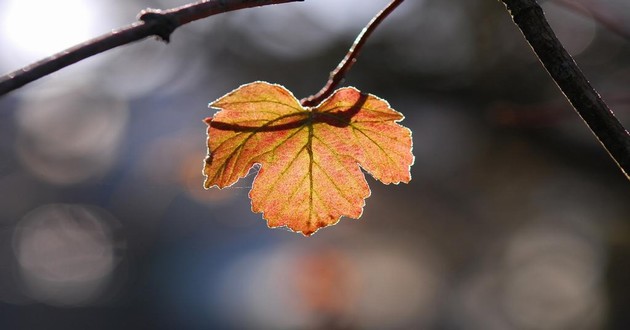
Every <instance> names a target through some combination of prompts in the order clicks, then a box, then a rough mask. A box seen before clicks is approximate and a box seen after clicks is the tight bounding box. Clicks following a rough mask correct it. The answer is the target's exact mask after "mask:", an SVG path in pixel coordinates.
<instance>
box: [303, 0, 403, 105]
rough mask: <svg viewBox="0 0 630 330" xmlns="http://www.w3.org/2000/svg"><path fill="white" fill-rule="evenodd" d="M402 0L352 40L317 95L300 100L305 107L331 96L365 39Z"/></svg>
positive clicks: (392, 4)
mask: <svg viewBox="0 0 630 330" xmlns="http://www.w3.org/2000/svg"><path fill="white" fill-rule="evenodd" d="M403 1H404V0H392V2H390V3H389V4H388V5H387V7H385V8H384V9H383V10H381V11H380V12H379V13H378V14H376V16H374V17H373V18H372V20H371V21H370V22H369V23H368V25H367V26H366V27H364V28H363V30H362V31H361V33H360V34H359V35H358V36H357V38H356V39H355V40H354V43H353V44H352V46H351V47H350V49H349V50H348V53H346V56H345V57H344V58H343V59H342V60H341V62H339V64H338V65H337V67H336V68H335V70H333V71H332V72H331V73H330V76H329V78H328V81H327V82H326V85H325V86H324V87H323V88H322V89H321V90H320V91H319V92H317V94H314V95H311V96H309V97H306V98H303V99H302V100H300V103H302V105H303V106H305V107H313V106H316V105H318V104H319V103H321V102H322V101H323V100H324V99H326V98H327V97H329V96H330V95H332V93H333V91H334V90H335V88H336V87H337V85H339V83H341V81H343V79H344V77H345V76H346V74H347V73H348V71H350V68H351V67H352V65H353V64H354V62H356V60H357V57H358V56H359V53H360V52H361V49H362V48H363V45H365V43H366V42H367V39H368V38H369V37H370V35H371V34H372V32H374V30H376V28H377V27H378V25H379V24H380V23H381V22H382V21H383V20H385V18H387V16H389V14H391V13H392V12H393V11H394V9H396V7H398V5H400V4H401V3H402V2H403Z"/></svg>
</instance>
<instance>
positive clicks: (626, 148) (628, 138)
mask: <svg viewBox="0 0 630 330" xmlns="http://www.w3.org/2000/svg"><path fill="white" fill-rule="evenodd" d="M501 1H502V2H503V3H504V4H505V6H506V8H507V9H508V11H509V12H510V14H511V15H512V19H513V20H514V23H516V25H517V26H518V27H519V28H520V29H521V32H522V33H523V35H524V36H525V38H526V39H527V41H528V42H529V44H530V46H531V47H532V49H533V50H534V52H535V53H536V55H537V56H538V59H540V61H541V62H542V64H543V65H544V66H545V68H546V69H547V72H549V75H551V77H552V78H553V80H554V81H555V82H556V84H557V85H558V87H560V89H561V90H562V92H563V93H564V95H565V96H566V97H567V99H568V100H569V102H571V105H573V108H574V109H575V110H576V111H577V112H578V114H579V115H580V117H582V119H583V120H584V122H585V123H586V125H587V126H588V127H589V128H590V129H591V131H592V132H593V134H595V136H597V138H598V139H599V142H600V143H601V144H602V145H603V146H604V148H605V149H606V150H607V151H608V153H609V154H610V156H611V157H612V158H613V159H614V160H615V162H616V163H617V165H618V166H619V167H620V168H621V170H622V171H623V173H624V174H625V175H626V178H628V179H630V135H629V134H628V131H626V129H625V128H624V127H623V125H621V123H620V122H619V120H617V118H616V117H615V115H614V114H613V112H612V111H611V110H610V109H609V108H608V106H607V105H606V103H604V100H602V98H601V96H599V94H598V93H597V92H596V91H595V89H594V88H593V86H591V84H590V83H589V82H588V80H587V79H586V77H585V76H584V74H583V73H582V71H580V68H578V66H577V64H576V63H575V61H574V60H573V58H572V57H571V55H569V53H568V52H567V51H566V50H565V49H564V47H562V44H561V43H560V41H559V40H558V38H556V35H555V34H554V32H553V30H552V29H551V27H550V26H549V23H548V22H547V20H546V19H545V16H544V13H543V10H542V8H540V6H539V5H538V3H537V2H536V0H501Z"/></svg>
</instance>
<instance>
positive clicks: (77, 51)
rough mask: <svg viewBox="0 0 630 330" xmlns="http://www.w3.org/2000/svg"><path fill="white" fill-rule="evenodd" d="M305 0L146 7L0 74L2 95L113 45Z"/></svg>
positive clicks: (164, 36)
mask: <svg viewBox="0 0 630 330" xmlns="http://www.w3.org/2000/svg"><path fill="white" fill-rule="evenodd" d="M297 1H304V0H205V1H199V2H196V3H191V4H187V5H184V6H181V7H177V8H172V9H168V10H159V9H145V10H143V11H141V12H140V14H138V22H135V23H133V24H131V25H129V26H126V27H123V28H120V29H118V30H113V31H112V32H110V33H107V34H104V35H102V36H100V37H97V38H94V39H91V40H88V41H86V42H84V43H82V44H79V45H76V46H74V47H71V48H68V49H66V50H64V51H62V52H59V53H57V54H54V55H52V56H49V57H47V58H44V59H42V60H40V61H38V62H35V63H33V64H31V65H28V66H26V67H24V68H22V69H19V70H17V71H13V72H11V73H8V74H6V75H4V76H2V77H0V96H2V95H5V94H7V93H9V92H11V91H13V90H15V89H18V88H20V87H22V86H24V85H26V84H28V83H30V82H33V81H35V80H37V79H40V78H42V77H44V76H46V75H49V74H51V73H53V72H55V71H58V70H60V69H62V68H65V67H67V66H69V65H71V64H74V63H76V62H79V61H81V60H83V59H86V58H88V57H91V56H93V55H96V54H100V53H103V52H105V51H107V50H110V49H112V48H116V47H118V46H122V45H125V44H129V43H132V42H134V41H138V40H142V39H144V38H147V37H150V36H157V37H159V38H160V39H162V40H164V41H165V42H168V41H169V38H170V35H171V33H173V31H175V29H177V28H178V27H180V26H182V25H184V24H188V23H190V22H192V21H196V20H199V19H202V18H206V17H208V16H212V15H216V14H220V13H225V12H228V11H234V10H238V9H244V8H251V7H259V6H265V5H273V4H281V3H288V2H297Z"/></svg>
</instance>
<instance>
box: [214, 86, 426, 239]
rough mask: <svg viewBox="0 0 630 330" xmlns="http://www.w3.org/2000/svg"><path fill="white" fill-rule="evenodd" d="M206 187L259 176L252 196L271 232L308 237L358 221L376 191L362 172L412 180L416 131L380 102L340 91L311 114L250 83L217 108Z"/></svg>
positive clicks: (283, 93) (285, 94) (289, 97)
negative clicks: (344, 220)
mask: <svg viewBox="0 0 630 330" xmlns="http://www.w3.org/2000/svg"><path fill="white" fill-rule="evenodd" d="M210 107H213V108H217V109H219V110H220V111H218V112H217V113H216V114H215V116H214V117H212V118H207V119H206V123H207V124H208V157H207V158H206V161H205V166H204V169H203V172H204V175H205V176H206V180H205V183H204V187H205V188H210V187H212V186H218V187H219V188H224V187H228V186H230V185H232V184H234V183H235V182H236V181H238V179H240V178H243V177H245V176H246V175H247V173H248V172H249V170H250V169H251V168H252V166H254V164H260V170H259V171H258V174H257V176H256V178H255V179H254V183H253V186H252V189H251V191H250V193H249V196H250V198H251V200H252V211H254V212H262V213H263V217H264V218H265V219H266V220H267V223H268V225H269V227H280V226H286V227H288V228H290V229H291V230H293V231H296V232H301V233H303V234H304V235H306V236H308V235H311V234H312V233H314V232H315V231H317V230H318V229H319V228H322V227H325V226H329V225H333V224H335V223H337V222H338V221H339V218H340V217H341V216H347V217H350V218H355V219H357V218H359V217H360V216H361V213H362V212H363V206H364V205H365V198H367V197H368V196H369V195H370V189H369V187H368V185H367V182H366V181H365V176H364V174H363V173H362V172H361V169H360V168H359V166H361V167H362V168H363V169H365V170H366V171H367V172H369V173H370V174H372V176H374V178H376V179H377V180H380V181H381V182H383V183H385V184H389V183H399V182H409V180H410V179H411V175H410V172H409V169H410V166H411V165H412V163H413V160H414V158H413V155H412V154H411V146H412V142H411V131H410V130H409V129H408V128H406V127H403V126H401V125H399V124H397V122H398V121H400V120H402V119H403V115H402V114H400V113H399V112H397V111H395V110H393V109H391V108H390V107H389V104H388V103H387V102H386V101H384V100H382V99H379V98H378V97H376V96H373V95H369V94H362V93H361V92H359V91H358V90H356V89H355V88H352V87H348V88H341V89H338V90H337V91H335V93H334V94H333V95H332V96H330V97H329V98H328V99H326V100H325V101H323V102H322V103H321V104H320V105H318V106H317V107H313V108H304V107H302V106H301V105H300V102H299V101H298V100H297V99H296V98H295V97H294V96H293V94H291V92H289V91H288V90H287V89H285V88H284V87H282V86H280V85H275V84H269V83H266V82H254V83H250V84H247V85H243V86H241V87H239V88H237V89H235V90H234V91H232V92H230V93H228V94H226V95H225V96H223V97H221V98H219V99H218V100H216V101H214V102H213V103H211V104H210Z"/></svg>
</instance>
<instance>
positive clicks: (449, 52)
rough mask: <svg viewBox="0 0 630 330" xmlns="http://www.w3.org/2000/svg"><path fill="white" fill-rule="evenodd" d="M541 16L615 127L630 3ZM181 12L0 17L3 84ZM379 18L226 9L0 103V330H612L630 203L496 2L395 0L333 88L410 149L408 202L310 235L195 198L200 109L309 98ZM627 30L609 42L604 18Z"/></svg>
mask: <svg viewBox="0 0 630 330" xmlns="http://www.w3.org/2000/svg"><path fill="white" fill-rule="evenodd" d="M558 2H559V0H557V1H555V2H554V1H546V2H543V6H544V8H545V11H546V13H547V15H548V17H549V20H550V21H551V23H552V26H553V27H554V28H555V29H556V31H557V33H558V35H559V37H560V39H561V40H562V41H563V42H564V43H565V45H566V47H567V48H568V49H569V51H570V52H571V53H572V54H573V55H575V57H576V59H577V61H578V63H579V64H580V65H581V66H582V68H583V69H584V71H585V73H586V74H587V75H588V77H589V78H590V80H591V81H592V82H593V84H594V85H595V86H596V87H597V88H598V89H599V91H600V93H601V94H602V95H603V96H604V98H605V99H607V100H608V101H609V104H610V106H611V107H612V108H613V109H614V111H615V113H616V114H617V115H618V116H619V118H620V119H621V121H622V122H623V123H624V124H625V125H626V127H628V126H630V97H629V96H628V95H629V92H630V39H629V38H628V37H627V36H628V35H630V24H629V23H628V22H630V4H629V3H628V2H627V1H625V0H606V1H594V0H592V1H591V0H579V1H578V0H576V1H574V2H577V3H581V4H582V5H583V7H582V8H586V9H587V10H590V11H591V15H592V16H593V17H596V18H598V20H599V21H598V20H594V19H592V18H589V17H588V16H585V15H582V14H577V13H576V11H575V10H568V9H567V7H566V6H563V5H561V4H559V3H558ZM184 3H185V1H181V0H180V1H173V0H162V1H158V0H145V1H140V0H136V1H129V0H108V1H104V0H56V1H48V0H30V1H22V0H0V71H2V72H9V71H12V70H14V69H17V68H19V67H21V66H23V65H26V64H28V63H30V62H32V61H35V60H37V59H39V58H41V57H43V56H45V55H48V54H51V53H54V52H56V51H58V50H61V49H64V48H65V47H68V46H71V45H73V44H75V43H77V42H80V41H83V40H85V39H87V38H90V37H92V36H96V35H99V34H101V33H104V32H106V31H108V30H110V29H112V28H116V27H119V26H123V25H125V24H128V23H130V22H132V21H133V20H134V18H135V15H136V14H137V13H138V12H139V10H140V9H142V8H146V7H153V8H171V7H175V6H178V5H182V4H184ZM386 3H387V1H385V0H378V1H376V0H373V1H360V0H355V1H351V0H343V1H342V0H307V1H305V2H303V3H295V4H286V5H278V6H271V7H265V8H258V9H248V10H242V11H239V12H234V13H228V14H222V15H218V16H214V17H211V18H209V19H205V20H203V21H200V22H196V23H192V24H190V25H187V26H184V27H182V28H180V29H178V30H177V31H176V32H175V33H174V34H173V35H172V42H171V43H170V44H169V45H165V44H163V43H160V42H156V41H153V40H146V41H143V42H140V43H136V44H133V45H127V46H125V47H121V48H119V49H116V50H113V51H110V52H108V53H106V54H101V55H98V56H96V57H94V58H91V59H88V60H86V61H84V62H81V63H79V64H76V65H73V66H72V67H70V68H67V69H64V70H62V71H61V72H59V73H56V74H54V75H51V76H49V77H46V78H44V79H41V80H40V81H38V82H35V83H33V84H30V85H28V86H26V87H24V88H22V89H21V90H19V91H16V92H13V93H11V94H10V95H8V96H6V97H4V98H2V99H0V329H29V330H30V329H597V328H609V329H625V328H627V327H628V326H629V324H630V323H629V320H628V318H629V316H628V314H627V313H625V309H626V306H627V305H628V302H629V301H628V300H629V298H628V297H630V292H629V288H630V269H629V268H628V265H630V203H629V202H630V185H629V183H628V182H627V180H625V179H624V178H623V176H622V175H621V174H620V171H619V170H618V169H617V168H616V167H615V166H614V164H613V163H612V161H611V160H610V159H609V158H608V156H607V155H606V154H605V152H604V151H603V150H602V148H601V147H600V146H599V144H598V143H597V142H596V141H595V139H594V138H593V137H592V136H591V135H590V133H589V132H588V131H587V129H586V128H585V126H584V124H583V123H582V122H581V121H580V120H579V118H577V116H576V115H575V114H574V113H573V112H572V110H571V108H570V107H569V105H568V104H567V102H566V101H565V100H564V99H563V98H562V95H561V93H560V92H559V91H558V89H557V88H556V87H555V86H554V85H553V83H552V82H551V81H550V79H549V78H548V76H547V75H546V73H545V72H544V71H543V69H542V68H541V66H540V65H539V63H538V62H537V60H536V59H535V58H534V56H533V55H532V53H531V51H530V49H529V48H528V46H527V45H526V44H525V42H524V40H523V38H522V36H521V35H520V33H519V31H518V30H517V29H516V28H515V27H514V25H513V24H512V22H511V21H510V18H509V16H508V14H507V13H506V11H505V10H504V8H503V6H502V5H501V4H500V2H499V1H495V0H412V1H407V2H406V3H404V4H403V5H401V6H400V8H399V9H398V10H397V11H396V12H395V13H394V14H393V15H392V16H391V17H390V18H388V19H387V20H386V21H385V23H384V24H383V25H382V27H381V28H380V29H379V30H377V32H376V33H375V34H374V36H373V38H372V39H371V40H370V41H369V42H368V44H367V46H366V47H365V49H364V51H363V54H362V55H361V56H360V58H359V60H358V62H357V64H356V65H355V67H354V68H353V70H352V71H351V72H350V74H349V75H348V76H347V80H346V81H345V83H344V84H345V85H352V86H355V87H357V88H359V89H360V90H362V91H365V92H370V93H373V94H376V95H379V96H380V97H383V98H385V99H387V100H388V101H389V102H390V103H391V105H392V107H393V108H395V109H396V110H398V111H400V112H402V113H404V114H405V116H406V119H405V120H404V122H403V124H404V125H406V126H408V127H410V128H411V129H412V130H413V139H414V154H415V156H416V161H415V165H414V166H413V168H412V175H413V180H412V182H411V183H410V184H408V185H398V186H393V185H392V186H384V185H382V184H380V183H378V182H375V181H374V180H372V179H371V178H370V179H368V180H369V182H370V185H371V187H372V196H371V197H370V198H369V199H368V200H367V206H366V207H365V211H364V215H363V217H362V218H361V219H360V220H349V219H342V220H341V221H340V223H339V224H338V225H336V226H334V227H331V228H325V229H323V230H321V231H319V232H318V233H317V234H315V235H314V236H312V237H310V238H305V237H302V236H301V235H298V234H294V233H290V232H288V231H285V230H282V229H275V230H270V229H267V227H266V224H265V222H264V221H263V220H262V219H261V217H260V215H259V214H253V213H251V212H250V209H249V200H248V197H247V192H248V188H249V187H250V186H251V180H252V178H253V175H254V174H253V173H252V174H251V175H250V176H249V177H248V178H247V179H245V180H241V181H240V182H238V183H237V184H236V185H235V186H234V187H231V188H228V189H224V190H222V191H219V190H216V189H212V190H209V191H204V190H203V189H202V188H201V186H202V181H203V177H202V175H201V166H202V160H203V158H204V156H205V153H206V147H205V138H206V136H205V124H204V123H203V122H202V119H203V118H204V117H206V116H210V115H212V113H213V110H210V109H207V104H208V103H209V102H210V101H212V100H214V99H216V98H217V97H219V96H221V95H223V94H225V93H227V92H229V91H230V90H232V89H234V88H236V87H238V86H239V85H241V84H244V83H248V82H251V81H255V80H265V81H269V82H273V83H280V84H283V85H285V86H286V87H287V88H289V89H290V90H291V91H293V93H294V94H295V95H296V96H297V97H304V96H308V95H310V94H312V93H314V92H316V91H317V90H319V88H321V86H322V85H323V84H324V82H325V80H326V79H327V76H328V72H329V71H330V70H331V69H332V68H333V67H334V66H335V65H336V64H337V63H338V61H339V60H340V59H341V58H342V56H343V55H344V54H345V52H346V50H347V48H348V46H349V45H350V44H351V42H352V41H353V40H354V38H355V36H356V34H357V33H358V32H359V31H360V30H361V28H362V27H363V26H364V25H365V23H366V22H367V21H369V19H370V18H371V17H372V16H373V15H374V13H376V12H377V11H378V10H379V9H380V8H382V7H383V6H384V5H385V4H386ZM601 20H604V21H605V22H606V23H607V24H609V25H612V26H614V27H616V28H618V29H619V31H621V32H622V34H623V33H624V31H625V33H626V37H624V36H623V35H622V34H619V33H613V32H611V31H610V30H609V29H606V28H604V27H603V25H602V24H601V23H600V21H601Z"/></svg>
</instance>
